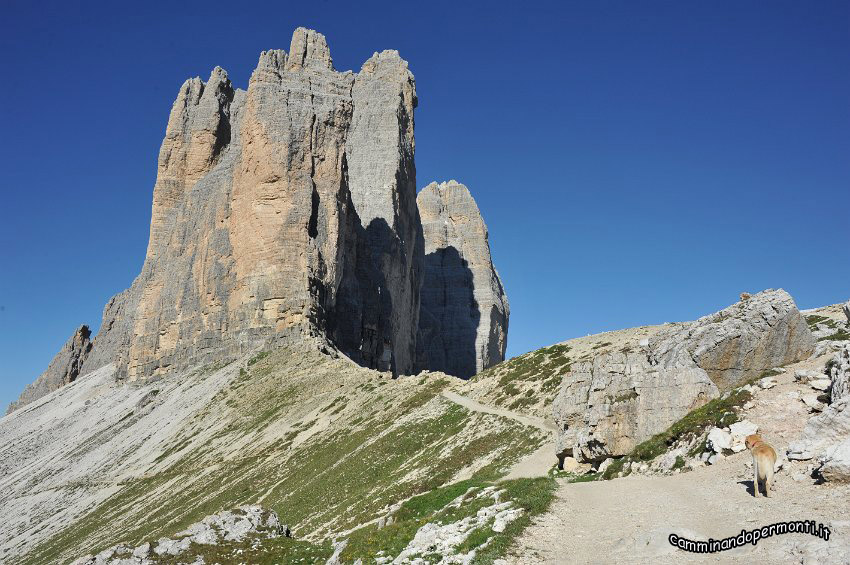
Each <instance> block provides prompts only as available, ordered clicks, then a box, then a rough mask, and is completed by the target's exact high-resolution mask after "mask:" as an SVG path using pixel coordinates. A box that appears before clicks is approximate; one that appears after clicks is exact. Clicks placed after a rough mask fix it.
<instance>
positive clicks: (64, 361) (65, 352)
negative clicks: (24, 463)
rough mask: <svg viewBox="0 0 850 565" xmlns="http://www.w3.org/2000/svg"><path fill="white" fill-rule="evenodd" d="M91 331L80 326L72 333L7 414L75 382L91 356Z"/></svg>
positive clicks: (86, 327)
mask: <svg viewBox="0 0 850 565" xmlns="http://www.w3.org/2000/svg"><path fill="white" fill-rule="evenodd" d="M90 337H91V330H89V327H88V326H85V325H83V326H80V327H79V328H77V331H75V332H74V335H72V336H71V337H70V338H68V341H67V342H65V345H63V346H62V349H61V350H60V351H59V353H57V354H56V356H55V357H54V358H53V360H52V361H51V362H50V365H48V366H47V369H46V370H45V371H44V372H43V373H42V374H41V375H39V377H38V378H37V379H36V380H35V381H33V382H32V383H30V384H28V385H27V387H26V388H25V389H24V391H23V392H22V393H21V396H20V397H19V398H18V400H17V401H16V402H13V403H12V404H10V405H9V408H8V410H7V413H9V412H12V411H13V410H16V409H18V408H20V407H21V406H24V405H26V404H29V403H30V402H32V401H34V400H37V399H39V398H41V397H42V396H44V395H46V394H49V393H51V392H53V391H54V390H57V389H59V388H61V387H63V386H65V385H67V384H70V383H72V382H74V381H75V380H77V377H79V376H80V374H81V371H82V369H83V365H84V364H85V362H86V359H87V358H88V357H89V355H90V354H91V350H92V342H91V339H90Z"/></svg>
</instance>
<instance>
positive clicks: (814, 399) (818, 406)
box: [800, 394, 826, 412]
mask: <svg viewBox="0 0 850 565" xmlns="http://www.w3.org/2000/svg"><path fill="white" fill-rule="evenodd" d="M800 400H802V401H803V404H805V405H806V406H808V408H809V410H811V411H812V412H822V411H823V409H824V408H826V405H825V404H824V403H823V402H821V401H820V400H818V395H817V394H804V395H803V396H802V397H800Z"/></svg>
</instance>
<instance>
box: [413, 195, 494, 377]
mask: <svg viewBox="0 0 850 565" xmlns="http://www.w3.org/2000/svg"><path fill="white" fill-rule="evenodd" d="M416 200H417V204H418V206H419V214H420V217H421V218H422V227H423V232H424V235H425V279H424V283H423V286H422V307H421V311H420V318H419V342H420V343H419V345H420V348H421V352H420V363H421V365H422V367H423V368H425V367H427V368H430V369H432V370H440V371H443V372H446V373H449V374H451V375H456V376H460V377H471V376H472V375H474V374H476V373H478V372H480V371H482V370H484V369H486V368H488V367H490V366H492V365H495V364H496V363H499V362H501V361H503V360H504V359H505V349H506V347H507V337H508V319H509V317H510V306H509V305H508V298H507V295H506V294H505V290H504V287H503V286H502V281H501V279H500V278H499V274H498V273H497V272H496V269H495V267H494V266H493V261H492V258H491V256H490V243H489V236H488V232H487V225H486V224H485V223H484V219H483V218H482V217H481V212H480V210H479V209H478V205H477V204H476V203H475V200H474V199H473V198H472V195H471V194H470V192H469V189H468V188H466V186H464V185H462V184H460V183H459V182H457V181H455V180H451V181H448V182H443V183H436V182H432V183H431V184H429V185H428V186H426V187H425V188H423V189H422V191H421V192H420V193H419V196H418V197H417V199H416Z"/></svg>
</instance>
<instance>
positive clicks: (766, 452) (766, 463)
mask: <svg viewBox="0 0 850 565" xmlns="http://www.w3.org/2000/svg"><path fill="white" fill-rule="evenodd" d="M744 444H745V445H746V446H747V449H749V450H750V453H752V454H753V496H755V497H756V498H758V496H759V480H763V481H764V495H765V496H770V489H771V488H772V487H773V466H774V464H775V463H776V451H774V450H773V448H772V447H770V446H769V445H768V444H766V443H765V442H763V441H762V439H761V436H760V435H758V434H752V435H748V436H747V439H746V440H744Z"/></svg>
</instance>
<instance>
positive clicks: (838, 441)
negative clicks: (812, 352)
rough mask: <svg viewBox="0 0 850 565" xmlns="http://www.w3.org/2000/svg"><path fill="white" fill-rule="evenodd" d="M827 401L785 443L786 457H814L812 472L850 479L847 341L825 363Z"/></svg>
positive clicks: (849, 352)
mask: <svg viewBox="0 0 850 565" xmlns="http://www.w3.org/2000/svg"><path fill="white" fill-rule="evenodd" d="M826 372H827V375H826V376H828V377H829V387H828V390H829V394H830V396H829V401H830V404H829V406H827V407H826V408H825V409H824V410H823V412H821V413H820V414H817V415H815V416H812V417H811V418H809V421H808V422H806V427H805V428H804V430H803V434H802V436H801V437H800V439H799V440H797V441H795V442H792V443H791V445H789V446H788V458H789V459H798V460H808V459H816V460H817V462H818V465H817V468H816V469H815V472H816V473H817V474H818V475H819V476H820V477H821V478H823V479H824V480H826V481H831V482H850V345H844V346H843V347H842V349H841V350H840V351H839V352H838V353H836V354H835V355H834V356H833V358H832V359H830V361H829V362H828V363H827V365H826Z"/></svg>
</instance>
